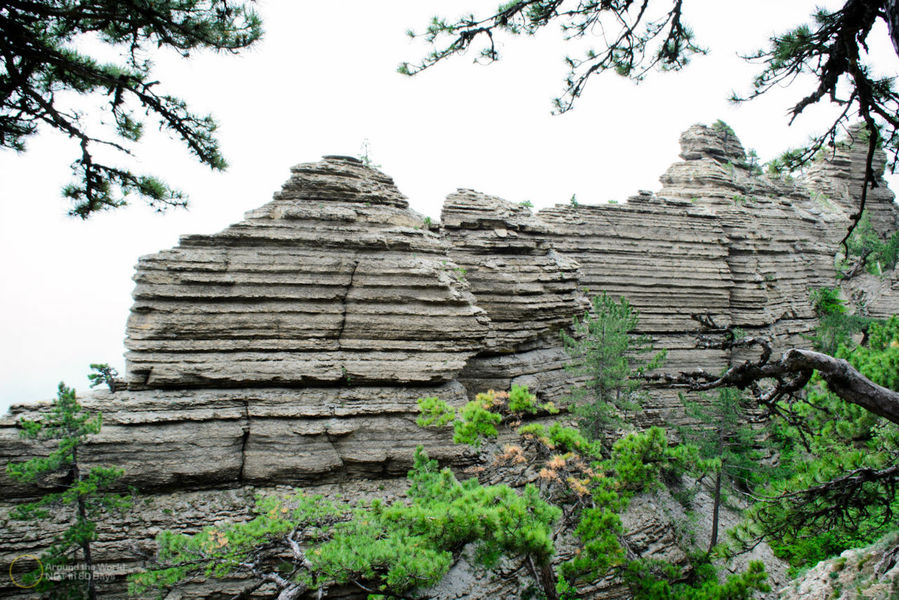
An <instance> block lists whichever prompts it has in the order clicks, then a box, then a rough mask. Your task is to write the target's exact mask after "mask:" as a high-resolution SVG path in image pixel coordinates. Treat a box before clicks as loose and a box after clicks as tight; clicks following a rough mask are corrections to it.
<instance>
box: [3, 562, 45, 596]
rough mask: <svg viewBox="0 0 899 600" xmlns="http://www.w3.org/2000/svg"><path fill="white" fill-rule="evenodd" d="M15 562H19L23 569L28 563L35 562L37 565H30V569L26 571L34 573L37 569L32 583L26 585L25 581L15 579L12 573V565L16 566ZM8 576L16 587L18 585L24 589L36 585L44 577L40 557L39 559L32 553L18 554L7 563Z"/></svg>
mask: <svg viewBox="0 0 899 600" xmlns="http://www.w3.org/2000/svg"><path fill="white" fill-rule="evenodd" d="M16 563H20V565H19V566H20V567H21V568H23V569H25V568H28V567H29V566H30V563H36V565H37V566H31V569H30V570H29V571H28V572H27V574H29V575H30V574H32V573H34V571H35V570H38V571H39V573H38V576H37V579H35V580H34V583H32V584H28V585H26V583H25V581H20V580H18V579H16V576H15V575H13V572H12V571H13V567H15V566H16ZM9 578H10V579H11V580H12V582H13V585H15V586H16V587H20V588H23V589H26V590H27V589H31V588H33V587H37V584H39V583H40V582H41V580H43V578H44V564H43V563H42V562H41V559H39V558H38V557H37V556H35V555H34V554H20V555H19V556H17V557H16V558H15V559H13V561H12V562H11V563H9Z"/></svg>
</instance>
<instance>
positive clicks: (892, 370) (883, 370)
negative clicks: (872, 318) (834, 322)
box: [837, 315, 899, 391]
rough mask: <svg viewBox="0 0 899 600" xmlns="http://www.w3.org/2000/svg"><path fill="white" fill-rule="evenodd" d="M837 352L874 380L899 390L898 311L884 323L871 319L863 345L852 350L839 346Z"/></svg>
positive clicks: (840, 356) (839, 356)
mask: <svg viewBox="0 0 899 600" xmlns="http://www.w3.org/2000/svg"><path fill="white" fill-rule="evenodd" d="M837 356H838V358H846V359H848V360H849V362H850V363H851V364H852V366H853V367H855V368H856V369H858V370H859V371H861V372H862V373H864V374H865V376H866V377H867V378H868V379H870V380H871V381H873V382H874V383H877V384H879V385H882V386H884V387H887V388H890V389H891V390H895V391H899V315H893V316H892V317H890V318H889V320H887V321H886V323H882V324H881V323H876V322H875V323H871V324H870V326H869V327H868V344H867V346H858V347H857V348H854V349H852V350H849V349H847V348H846V347H845V346H843V347H842V348H841V349H840V352H838V353H837Z"/></svg>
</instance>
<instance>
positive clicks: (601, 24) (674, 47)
mask: <svg viewBox="0 0 899 600" xmlns="http://www.w3.org/2000/svg"><path fill="white" fill-rule="evenodd" d="M682 3H683V0H672V2H671V4H672V7H671V10H670V11H668V12H667V13H661V14H659V12H660V11H655V10H649V11H646V10H642V9H640V7H639V6H637V5H635V4H634V3H633V2H596V1H590V2H567V1H565V0H561V1H560V0H511V1H510V2H505V3H503V4H501V5H500V6H499V7H498V8H497V9H496V10H495V11H494V12H493V13H491V14H488V15H486V16H480V17H476V16H475V15H474V14H470V15H466V16H463V17H461V18H460V19H457V20H456V21H448V20H446V19H444V18H441V17H434V18H433V19H432V20H431V22H430V23H429V24H428V26H427V28H426V29H425V30H424V31H423V32H422V33H419V34H416V33H414V32H410V35H411V36H412V37H416V36H420V37H423V38H424V39H425V40H426V41H427V42H428V43H429V44H431V45H432V47H433V50H432V51H431V52H430V53H429V54H428V55H427V56H426V57H425V58H424V59H423V60H422V61H421V62H420V63H418V64H410V63H403V64H401V65H400V67H399V72H400V73H403V74H405V75H414V74H416V73H419V72H421V71H422V70H424V69H427V68H430V67H432V66H434V65H435V64H437V63H438V62H440V61H442V60H444V59H446V58H449V57H450V56H453V55H456V54H462V53H464V52H466V51H467V50H468V49H469V48H471V47H472V46H474V45H476V44H477V42H479V41H481V40H483V41H484V44H483V45H482V46H481V47H480V48H479V52H478V55H479V57H480V58H481V59H482V60H484V61H486V62H492V61H495V60H497V59H499V57H500V54H499V51H498V49H497V44H496V41H497V39H499V37H500V34H509V35H533V34H535V33H537V31H539V30H540V29H542V28H543V27H545V26H547V25H549V24H550V23H553V22H557V23H559V24H560V26H561V28H562V31H563V32H564V33H565V36H566V38H567V39H569V40H576V39H581V38H585V37H589V36H590V34H591V33H592V32H594V31H596V30H605V29H607V30H608V32H609V36H610V37H608V38H604V37H599V38H597V39H598V40H599V41H601V42H605V46H604V47H603V48H601V49H600V50H599V51H596V50H594V49H590V50H588V51H587V52H586V54H585V55H584V56H583V57H582V58H575V57H572V56H567V57H566V58H565V63H566V65H567V67H568V69H569V72H568V76H567V78H566V82H565V90H564V92H563V94H562V95H561V96H559V97H558V98H556V99H555V100H554V101H553V103H554V105H555V108H556V110H557V111H559V112H565V111H567V110H570V109H571V108H572V106H573V104H574V102H575V100H577V98H578V97H580V95H581V93H582V92H583V90H584V87H585V86H586V84H587V81H588V80H589V78H590V76H591V75H593V74H594V73H599V72H603V71H607V70H611V71H613V72H615V73H617V74H619V75H621V76H623V77H628V78H630V79H635V80H638V81H639V80H641V79H643V78H644V77H645V76H646V75H647V74H648V73H649V72H650V71H651V70H653V69H660V70H663V71H668V70H679V69H681V68H683V67H684V66H685V65H686V64H687V63H688V62H689V60H690V57H691V56H693V55H695V54H704V53H705V50H704V49H703V48H701V47H700V46H698V45H697V44H696V43H695V42H694V40H693V32H692V30H691V29H690V28H689V26H687V25H686V24H685V23H684V22H683V16H682V13H681V5H682ZM644 8H645V6H644ZM654 8H655V7H654Z"/></svg>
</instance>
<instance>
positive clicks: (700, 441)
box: [679, 388, 764, 552]
mask: <svg viewBox="0 0 899 600" xmlns="http://www.w3.org/2000/svg"><path fill="white" fill-rule="evenodd" d="M682 400H683V402H684V404H685V407H686V409H687V415H688V416H690V417H693V418H694V419H696V420H697V421H698V422H699V424H698V426H694V427H680V428H679V433H680V435H681V437H682V438H683V439H684V441H685V442H688V443H690V444H693V445H694V446H696V447H697V448H698V449H699V455H700V456H701V457H702V458H704V459H707V460H709V459H711V460H715V461H716V462H717V463H718V464H717V465H716V467H717V468H716V469H715V484H714V485H715V487H714V491H713V494H712V499H713V502H712V533H711V536H710V539H709V552H711V551H712V549H713V548H714V547H715V545H717V543H718V523H719V518H718V517H719V511H720V509H721V496H722V484H726V483H727V482H732V483H734V484H736V485H737V486H738V487H739V488H742V490H743V491H749V490H751V489H752V487H753V486H754V485H755V484H758V483H761V473H762V472H763V471H764V467H763V465H761V464H760V462H759V461H760V459H761V458H762V455H761V453H760V452H759V451H758V449H757V446H758V442H757V441H756V437H757V436H756V432H755V431H754V430H753V429H752V427H751V426H750V425H749V424H748V422H749V419H748V417H747V407H746V406H744V399H743V395H742V394H741V393H740V391H739V390H737V389H734V388H721V389H720V390H718V394H717V397H715V398H714V399H713V400H712V401H711V402H709V403H708V404H700V403H698V402H692V401H687V400H686V399H682Z"/></svg>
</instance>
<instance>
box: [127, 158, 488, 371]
mask: <svg viewBox="0 0 899 600" xmlns="http://www.w3.org/2000/svg"><path fill="white" fill-rule="evenodd" d="M421 225H422V220H421V218H420V217H419V216H417V215H415V214H414V213H412V212H411V211H410V210H409V209H408V203H407V202H406V199H405V197H403V196H402V194H400V193H399V191H398V190H397V189H396V187H394V185H393V181H392V180H391V179H390V178H388V177H386V176H385V175H383V174H381V173H379V172H377V171H375V170H373V169H368V168H366V167H364V166H363V165H362V164H361V163H360V162H359V161H357V160H355V159H349V158H340V157H330V158H325V160H324V161H322V162H320V163H315V164H308V165H299V166H297V167H294V168H293V169H292V171H291V177H290V179H289V180H288V181H287V183H285V184H284V187H283V189H282V190H281V191H280V192H279V193H278V194H276V195H275V199H274V200H273V201H272V202H270V203H269V204H266V205H265V206H263V207H262V208H259V209H257V210H254V211H251V212H249V213H247V215H246V219H245V220H244V221H243V222H241V223H239V224H237V225H233V226H231V227H229V228H228V229H226V230H225V231H223V232H221V233H218V234H214V235H210V236H186V237H184V238H182V240H181V243H180V244H179V245H178V246H177V247H176V248H173V249H172V250H166V251H163V252H160V253H159V254H155V255H152V256H146V257H143V258H142V259H141V260H140V263H139V264H138V266H137V274H136V275H135V277H134V279H135V281H136V282H137V285H136V287H135V290H134V300H135V303H134V307H133V308H132V311H131V317H130V319H129V320H128V329H127V338H126V341H125V346H126V348H127V349H128V352H127V354H126V359H127V379H128V384H129V386H130V387H132V388H184V387H207V388H209V387H221V386H227V387H234V386H243V385H251V386H272V385H314V384H336V383H340V382H346V381H353V380H354V381H356V382H359V383H367V382H375V383H378V382H392V383H400V384H422V383H434V382H445V381H449V380H450V379H452V378H453V376H454V374H455V373H456V372H457V371H458V370H459V369H461V368H462V367H463V366H464V364H465V361H466V360H467V358H468V357H470V356H471V355H472V354H474V353H475V352H477V351H478V350H479V349H480V348H481V346H482V344H483V341H484V337H485V335H486V334H487V331H488V329H487V319H486V317H485V316H484V313H483V311H482V310H481V309H480V308H478V307H477V306H476V305H475V303H474V299H473V297H472V296H471V294H470V293H469V292H468V290H467V286H466V285H465V284H464V282H463V281H462V278H460V277H459V276H458V274H457V272H456V271H455V270H456V269H458V266H457V265H455V264H453V263H452V261H451V259H450V258H449V257H448V256H447V244H446V242H445V241H444V240H442V239H441V238H440V237H439V236H437V235H435V234H433V233H431V232H430V231H428V230H427V229H424V228H422V227H421Z"/></svg>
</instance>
